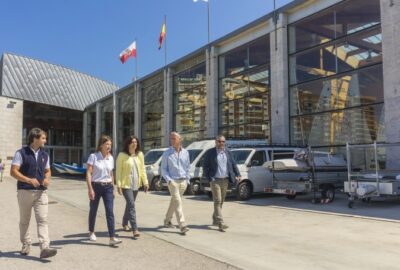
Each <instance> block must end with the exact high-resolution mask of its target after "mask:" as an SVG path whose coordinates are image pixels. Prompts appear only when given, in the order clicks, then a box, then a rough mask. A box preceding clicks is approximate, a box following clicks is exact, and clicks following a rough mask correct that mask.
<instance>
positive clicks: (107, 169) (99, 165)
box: [86, 135, 122, 246]
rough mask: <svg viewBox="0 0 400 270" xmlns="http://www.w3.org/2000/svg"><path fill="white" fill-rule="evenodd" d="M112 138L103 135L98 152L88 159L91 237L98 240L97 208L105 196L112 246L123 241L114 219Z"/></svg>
mask: <svg viewBox="0 0 400 270" xmlns="http://www.w3.org/2000/svg"><path fill="white" fill-rule="evenodd" d="M111 145H112V140H111V138H110V137H109V136H106V135H102V136H101V137H100V139H99V141H98V143H97V149H96V150H97V151H96V153H93V154H90V156H89V159H88V161H87V172H86V182H87V186H88V195H89V200H90V211H89V239H90V240H91V241H96V239H97V238H96V235H95V233H94V226H95V223H96V214H97V208H98V207H99V202H100V198H103V202H104V207H105V210H106V218H107V227H108V234H109V236H110V246H115V245H117V244H120V243H121V242H122V241H121V240H119V239H117V238H116V237H115V220H114V212H113V208H114V176H113V169H114V159H113V157H112V155H111V153H110V151H111Z"/></svg>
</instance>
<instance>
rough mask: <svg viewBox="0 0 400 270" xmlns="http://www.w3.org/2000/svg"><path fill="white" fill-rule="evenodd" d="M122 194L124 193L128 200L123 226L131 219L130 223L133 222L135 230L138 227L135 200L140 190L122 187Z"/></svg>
mask: <svg viewBox="0 0 400 270" xmlns="http://www.w3.org/2000/svg"><path fill="white" fill-rule="evenodd" d="M122 194H124V198H125V202H126V205H125V212H124V217H123V218H122V226H126V225H128V221H129V223H131V228H132V230H133V231H135V230H137V229H138V226H137V223H136V209H135V201H136V197H137V195H138V190H132V189H130V188H129V189H125V188H124V189H122Z"/></svg>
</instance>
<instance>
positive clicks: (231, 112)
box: [218, 35, 271, 141]
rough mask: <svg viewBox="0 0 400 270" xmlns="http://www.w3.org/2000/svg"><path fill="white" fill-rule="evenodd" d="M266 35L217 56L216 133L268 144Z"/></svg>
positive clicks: (267, 55) (268, 79)
mask: <svg viewBox="0 0 400 270" xmlns="http://www.w3.org/2000/svg"><path fill="white" fill-rule="evenodd" d="M270 103H271V101H270V39H269V35H267V36H264V37H262V38H259V39H257V40H255V41H253V42H251V43H249V44H246V45H244V46H242V47H240V48H237V49H235V50H233V51H230V52H228V53H226V54H224V55H221V56H220V57H219V105H218V110H219V133H221V134H223V135H225V136H226V137H227V138H236V137H246V138H257V139H265V140H267V141H270V137H271V136H270V134H271V130H270V122H271V121H270V120H271V117H270V111H271V106H270Z"/></svg>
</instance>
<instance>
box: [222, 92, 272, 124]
mask: <svg viewBox="0 0 400 270" xmlns="http://www.w3.org/2000/svg"><path fill="white" fill-rule="evenodd" d="M268 97H269V96H268V95H267V94H264V95H258V96H253V97H249V98H245V99H239V100H235V101H231V102H227V103H222V104H220V110H221V111H220V121H219V123H220V125H222V126H228V125H237V124H244V123H255V122H262V121H269V111H270V110H269V107H270V106H269V98H268Z"/></svg>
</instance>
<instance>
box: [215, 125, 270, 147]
mask: <svg viewBox="0 0 400 270" xmlns="http://www.w3.org/2000/svg"><path fill="white" fill-rule="evenodd" d="M219 133H220V134H223V135H224V136H225V137H227V138H247V139H249V138H250V139H265V140H266V142H270V134H271V129H270V123H269V122H264V123H254V124H244V125H236V126H227V127H220V129H219Z"/></svg>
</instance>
